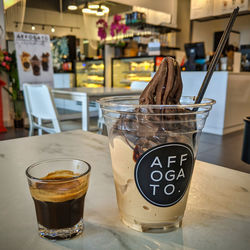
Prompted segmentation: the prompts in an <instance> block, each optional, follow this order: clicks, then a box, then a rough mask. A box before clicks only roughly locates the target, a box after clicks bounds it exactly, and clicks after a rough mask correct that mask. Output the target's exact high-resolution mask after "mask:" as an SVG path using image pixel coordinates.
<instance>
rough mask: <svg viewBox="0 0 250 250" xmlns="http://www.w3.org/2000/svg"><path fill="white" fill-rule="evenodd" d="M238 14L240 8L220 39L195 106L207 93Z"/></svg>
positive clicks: (232, 16) (232, 15) (231, 18)
mask: <svg viewBox="0 0 250 250" xmlns="http://www.w3.org/2000/svg"><path fill="white" fill-rule="evenodd" d="M238 12H239V7H237V8H235V9H234V11H233V13H232V14H231V16H230V20H229V22H228V24H227V27H226V29H225V31H224V33H223V35H222V37H221V39H220V42H219V45H218V47H217V49H216V51H215V54H214V56H213V58H212V61H211V63H210V65H209V68H208V71H207V74H206V76H205V78H204V81H203V83H202V85H201V88H200V90H199V93H198V95H197V97H196V100H195V104H197V103H200V102H201V101H202V98H203V96H204V94H205V92H206V89H207V86H208V84H209V81H210V79H211V77H212V75H213V73H214V70H215V66H216V64H217V63H218V61H219V59H220V56H221V53H222V51H223V49H224V47H225V45H226V42H227V39H228V37H229V35H230V32H231V30H232V27H233V24H234V21H235V19H236V17H237V15H238ZM194 110H197V108H195V109H194Z"/></svg>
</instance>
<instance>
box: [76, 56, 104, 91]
mask: <svg viewBox="0 0 250 250" xmlns="http://www.w3.org/2000/svg"><path fill="white" fill-rule="evenodd" d="M104 85H105V81H104V62H103V60H94V59H93V60H86V61H83V62H77V63H76V86H77V87H87V88H98V87H104Z"/></svg>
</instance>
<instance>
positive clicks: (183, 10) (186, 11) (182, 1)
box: [176, 0, 190, 50]
mask: <svg viewBox="0 0 250 250" xmlns="http://www.w3.org/2000/svg"><path fill="white" fill-rule="evenodd" d="M189 22H190V0H178V16H177V27H178V28H179V29H181V32H177V33H176V46H177V47H179V48H180V49H181V50H184V44H185V43H188V42H189V34H190V25H189Z"/></svg>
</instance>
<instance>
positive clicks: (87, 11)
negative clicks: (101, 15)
mask: <svg viewBox="0 0 250 250" xmlns="http://www.w3.org/2000/svg"><path fill="white" fill-rule="evenodd" d="M82 12H83V13H91V9H89V7H88V1H86V2H85V4H84V7H83V9H82Z"/></svg>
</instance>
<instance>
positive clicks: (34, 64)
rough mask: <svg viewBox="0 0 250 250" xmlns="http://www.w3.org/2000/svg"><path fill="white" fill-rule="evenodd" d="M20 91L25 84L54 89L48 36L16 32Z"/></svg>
mask: <svg viewBox="0 0 250 250" xmlns="http://www.w3.org/2000/svg"><path fill="white" fill-rule="evenodd" d="M14 37H15V48H16V58H17V68H18V76H19V83H20V89H21V90H22V85H23V83H32V84H33V83H40V84H41V83H43V84H47V85H50V86H51V87H53V65H52V54H51V49H50V38H49V35H46V34H29V33H23V32H14Z"/></svg>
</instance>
